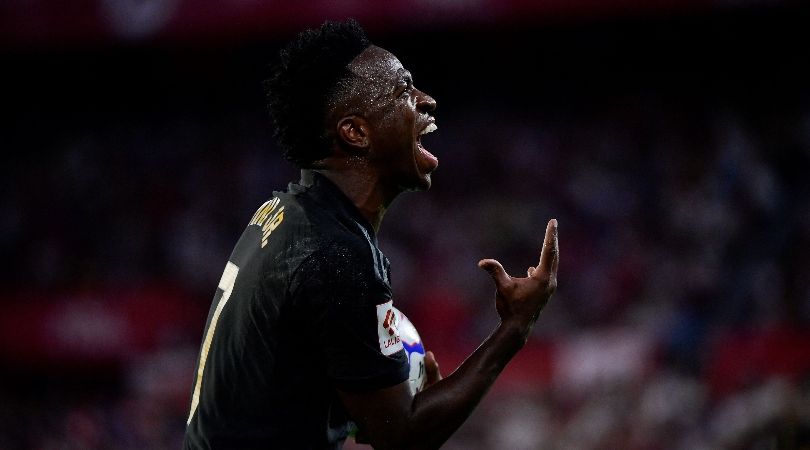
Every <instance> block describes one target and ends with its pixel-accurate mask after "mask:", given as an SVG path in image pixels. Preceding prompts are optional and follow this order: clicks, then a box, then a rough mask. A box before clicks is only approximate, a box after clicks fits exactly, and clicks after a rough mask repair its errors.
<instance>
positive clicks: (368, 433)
mask: <svg viewBox="0 0 810 450" xmlns="http://www.w3.org/2000/svg"><path fill="white" fill-rule="evenodd" d="M338 394H339V395H340V399H341V401H342V402H343V405H344V406H345V407H346V410H347V411H348V413H349V415H350V416H351V417H352V418H353V419H354V421H355V422H356V423H357V425H358V427H359V430H360V431H359V433H360V434H359V435H360V436H362V437H363V439H362V440H363V441H364V442H368V443H369V444H371V445H372V446H373V447H374V448H375V449H377V450H389V449H406V448H407V449H410V448H414V447H413V446H412V444H411V443H410V441H411V438H412V437H414V436H413V433H410V426H409V424H410V420H411V412H412V405H413V394H412V393H411V388H410V386H409V383H408V381H407V380H406V381H405V382H404V383H400V384H397V385H395V386H391V387H387V388H382V389H376V390H372V391H365V392H349V391H343V390H338Z"/></svg>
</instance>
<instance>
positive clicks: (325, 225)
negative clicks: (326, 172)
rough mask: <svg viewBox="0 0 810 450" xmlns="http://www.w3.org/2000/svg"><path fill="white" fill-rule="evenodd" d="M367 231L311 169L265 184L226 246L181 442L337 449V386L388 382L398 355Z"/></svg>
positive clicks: (400, 375)
mask: <svg viewBox="0 0 810 450" xmlns="http://www.w3.org/2000/svg"><path fill="white" fill-rule="evenodd" d="M389 274H390V265H389V262H388V259H387V258H386V257H385V256H384V255H383V254H382V252H381V251H380V250H379V248H378V247H377V240H376V237H375V234H374V230H373V228H372V227H371V226H370V224H369V223H368V221H366V220H365V218H364V217H363V216H362V215H361V214H360V212H359V211H358V210H357V208H356V207H355V206H354V205H353V204H352V203H351V202H350V201H349V199H348V198H346V196H345V195H344V194H343V193H342V192H341V191H340V190H339V189H338V188H337V187H336V186H335V185H334V184H333V183H331V182H330V181H329V180H328V179H327V178H325V177H324V176H322V175H320V174H318V173H317V172H311V171H303V172H302V179H301V181H300V182H299V183H298V184H295V183H291V184H290V185H289V187H288V189H287V191H285V192H274V193H273V197H272V198H271V199H270V200H268V201H267V202H266V203H264V204H263V205H262V206H261V207H260V208H259V210H258V211H257V212H256V214H255V215H254V216H253V218H252V219H251V221H250V223H249V225H248V226H247V228H246V229H245V231H244V233H243V234H242V236H241V238H240V239H239V241H238V243H237V244H236V247H235V248H234V250H233V253H232V254H231V256H230V258H229V260H228V262H227V264H226V267H225V269H224V272H223V274H222V278H221V280H220V281H219V285H218V288H217V290H216V294H215V295H214V299H213V302H212V305H211V309H210V312H209V314H208V319H207V322H206V325H205V330H204V334H203V342H202V346H201V349H200V354H199V357H198V361H197V367H196V371H195V375H194V384H193V390H192V399H191V408H190V414H189V417H188V425H187V430H186V436H185V443H184V446H185V448H186V449H209V448H213V449H333V448H340V447H341V446H342V443H343V441H344V440H345V439H346V437H347V434H348V432H349V429H350V419H349V417H348V416H347V414H346V412H345V410H344V409H343V407H342V405H341V403H340V400H339V399H338V397H337V395H336V389H342V390H346V391H358V390H371V389H379V388H382V387H388V386H393V385H395V384H398V383H401V382H403V381H405V380H407V378H408V358H407V355H406V353H405V352H404V351H403V349H402V343H401V342H400V341H399V336H398V334H397V330H396V323H395V321H394V320H393V317H394V316H395V315H394V314H392V309H391V308H392V307H393V305H392V298H391V284H390V275H389Z"/></svg>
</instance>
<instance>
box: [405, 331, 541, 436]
mask: <svg viewBox="0 0 810 450" xmlns="http://www.w3.org/2000/svg"><path fill="white" fill-rule="evenodd" d="M525 342H526V336H525V334H524V333H523V331H522V330H520V328H519V327H517V326H513V325H505V324H500V325H499V326H498V328H496V329H495V331H494V332H493V333H492V334H491V335H490V336H489V337H488V338H487V339H486V340H485V341H484V343H483V344H481V346H480V347H478V349H476V350H475V352H473V353H472V354H471V355H470V356H469V357H468V358H467V359H466V360H465V361H464V363H462V364H461V366H459V368H458V369H457V370H456V371H455V372H453V373H452V374H451V375H450V376H448V377H447V378H445V379H443V380H441V381H439V382H438V383H436V384H435V385H433V386H431V387H430V388H429V389H427V390H425V391H423V392H420V393H419V394H417V395H416V397H414V401H413V407H412V410H411V416H410V420H409V421H408V428H409V430H413V432H411V433H407V435H408V436H412V437H415V441H416V442H412V443H410V445H408V446H405V448H409V449H433V448H438V447H439V446H441V445H442V444H443V443H444V442H445V441H446V440H447V439H448V438H449V437H450V436H451V435H452V434H453V433H454V432H455V431H456V430H457V429H458V427H460V426H461V424H462V423H464V421H465V420H466V419H467V417H469V416H470V414H471V413H472V411H473V410H474V409H475V407H476V406H477V405H478V403H479V402H480V401H481V399H482V398H483V397H484V395H485V394H486V393H487V391H489V388H490V387H491V386H492V384H493V383H494V382H495V380H496V378H497V377H498V375H500V373H501V372H502V371H503V369H504V368H505V367H506V364H507V363H508V362H509V361H510V360H511V359H512V358H513V357H514V356H515V354H516V353H517V352H518V351H519V350H520V349H521V348H522V347H523V345H524V344H525Z"/></svg>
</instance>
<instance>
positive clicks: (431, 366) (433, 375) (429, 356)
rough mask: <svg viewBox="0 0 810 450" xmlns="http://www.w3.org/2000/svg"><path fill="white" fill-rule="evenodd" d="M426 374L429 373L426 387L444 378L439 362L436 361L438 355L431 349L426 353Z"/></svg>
mask: <svg viewBox="0 0 810 450" xmlns="http://www.w3.org/2000/svg"><path fill="white" fill-rule="evenodd" d="M425 374H426V375H427V380H426V387H427V386H430V385H432V384H433V383H435V382H437V381H440V380H441V379H442V373H441V372H440V371H439V362H438V361H436V355H434V354H433V352H431V351H428V352H427V353H425Z"/></svg>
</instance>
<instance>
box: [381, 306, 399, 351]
mask: <svg viewBox="0 0 810 450" xmlns="http://www.w3.org/2000/svg"><path fill="white" fill-rule="evenodd" d="M398 316H399V314H397V310H396V309H395V308H394V302H393V301H388V302H385V303H383V304H382V305H377V337H379V338H380V352H382V354H383V355H385V356H388V355H392V354H394V353H396V352H398V351H400V350H402V348H403V347H402V341H401V340H400V339H399V331H398V330H397V325H398V322H399V317H398Z"/></svg>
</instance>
